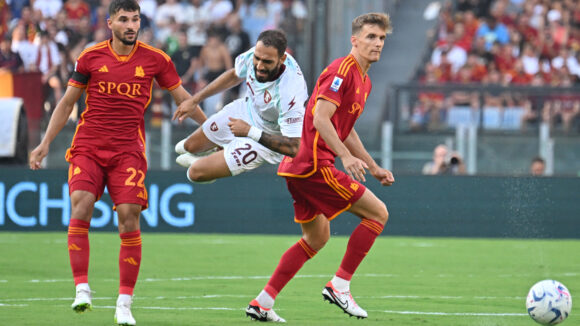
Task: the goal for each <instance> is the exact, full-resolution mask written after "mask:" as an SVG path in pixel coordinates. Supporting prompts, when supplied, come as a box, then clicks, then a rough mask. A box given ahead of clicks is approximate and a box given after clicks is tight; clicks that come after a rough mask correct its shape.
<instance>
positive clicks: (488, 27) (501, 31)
mask: <svg viewBox="0 0 580 326" xmlns="http://www.w3.org/2000/svg"><path fill="white" fill-rule="evenodd" d="M476 36H477V37H483V38H484V39H485V46H486V49H488V50H489V49H491V46H492V45H493V43H495V42H499V43H501V44H506V43H508V42H509V32H508V29H507V27H506V26H505V25H504V24H503V23H499V22H498V21H497V20H496V18H495V17H487V18H486V19H485V21H484V22H483V23H482V24H481V25H480V26H479V28H478V30H477V34H476Z"/></svg>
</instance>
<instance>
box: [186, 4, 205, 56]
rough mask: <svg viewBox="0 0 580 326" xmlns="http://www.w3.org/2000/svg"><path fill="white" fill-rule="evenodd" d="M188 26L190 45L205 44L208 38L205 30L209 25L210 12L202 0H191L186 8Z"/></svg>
mask: <svg viewBox="0 0 580 326" xmlns="http://www.w3.org/2000/svg"><path fill="white" fill-rule="evenodd" d="M184 14H185V24H186V25H187V26H188V27H187V42H188V43H189V44H190V45H196V46H203V45H204V44H205V40H206V34H205V30H206V28H207V25H208V19H209V13H208V11H207V8H206V7H203V6H202V5H201V0H190V4H187V5H186V6H185V9H184Z"/></svg>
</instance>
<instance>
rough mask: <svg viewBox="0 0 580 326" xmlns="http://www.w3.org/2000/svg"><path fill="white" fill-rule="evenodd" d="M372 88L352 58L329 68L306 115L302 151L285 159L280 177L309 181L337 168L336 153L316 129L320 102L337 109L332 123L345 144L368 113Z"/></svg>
mask: <svg viewBox="0 0 580 326" xmlns="http://www.w3.org/2000/svg"><path fill="white" fill-rule="evenodd" d="M371 87H372V85H371V80H370V78H369V76H368V75H366V76H363V72H362V69H361V68H360V66H359V64H358V63H357V61H356V59H355V58H354V57H353V56H352V55H348V56H346V57H343V58H338V59H336V60H334V61H333V62H332V63H331V64H330V65H329V66H328V67H326V69H324V71H323V72H322V74H320V77H318V81H317V82H316V87H315V89H314V92H313V93H312V96H311V97H310V101H309V102H308V107H307V108H306V112H305V114H304V126H303V127H302V139H301V141H300V149H299V150H298V153H297V154H296V157H294V158H292V157H289V156H286V157H284V159H283V160H282V162H281V163H280V165H279V167H278V175H281V176H284V177H296V178H306V177H309V176H311V175H312V174H313V173H314V172H316V171H317V170H318V169H319V168H320V167H323V166H331V165H334V159H335V157H336V153H334V151H333V150H332V149H330V147H329V146H328V145H327V144H326V142H325V141H324V140H323V139H322V137H320V134H319V133H318V131H317V130H316V128H315V127H314V122H313V120H314V109H315V107H316V102H317V101H318V100H319V99H324V100H327V101H330V102H332V103H334V104H335V105H336V106H337V109H336V111H335V112H334V115H333V116H332V118H331V122H332V124H333V126H334V128H335V129H336V132H337V133H338V137H339V138H340V140H341V141H344V140H345V139H346V138H347V137H348V135H349V134H350V132H351V131H352V128H353V127H354V124H355V122H356V120H357V119H358V117H359V116H360V114H361V113H362V111H363V110H364V106H365V102H366V100H367V96H368V94H369V93H370V92H371Z"/></svg>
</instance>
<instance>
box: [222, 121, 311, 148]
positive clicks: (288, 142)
mask: <svg viewBox="0 0 580 326" xmlns="http://www.w3.org/2000/svg"><path fill="white" fill-rule="evenodd" d="M228 126H229V127H230V130H231V131H232V133H233V134H234V136H236V137H249V136H248V134H249V132H250V128H251V126H250V125H249V124H248V123H247V122H245V121H244V120H241V119H235V118H232V117H230V122H228ZM257 141H258V142H259V143H260V144H262V145H264V146H266V147H267V148H269V149H271V150H273V151H274V152H277V153H280V154H283V155H287V156H291V157H294V156H296V153H298V148H299V147H300V137H298V138H295V137H286V136H282V135H272V134H269V133H267V132H262V134H261V136H260V138H259V139H258V140H257Z"/></svg>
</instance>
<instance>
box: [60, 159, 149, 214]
mask: <svg viewBox="0 0 580 326" xmlns="http://www.w3.org/2000/svg"><path fill="white" fill-rule="evenodd" d="M67 160H68V162H69V163H70V165H69V170H68V185H69V192H70V193H71V194H72V193H73V191H75V190H85V191H88V192H90V193H92V194H93V195H95V197H96V198H97V200H98V199H99V198H101V196H102V195H103V193H104V191H105V186H107V189H108V191H109V195H110V196H111V199H112V201H113V203H114V204H115V206H117V205H119V204H138V205H141V207H142V208H143V209H146V208H147V189H145V185H144V183H143V181H144V180H145V174H146V173H147V159H146V158H145V154H143V153H141V152H113V151H108V150H94V151H84V150H72V151H70V153H69V155H67Z"/></svg>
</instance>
